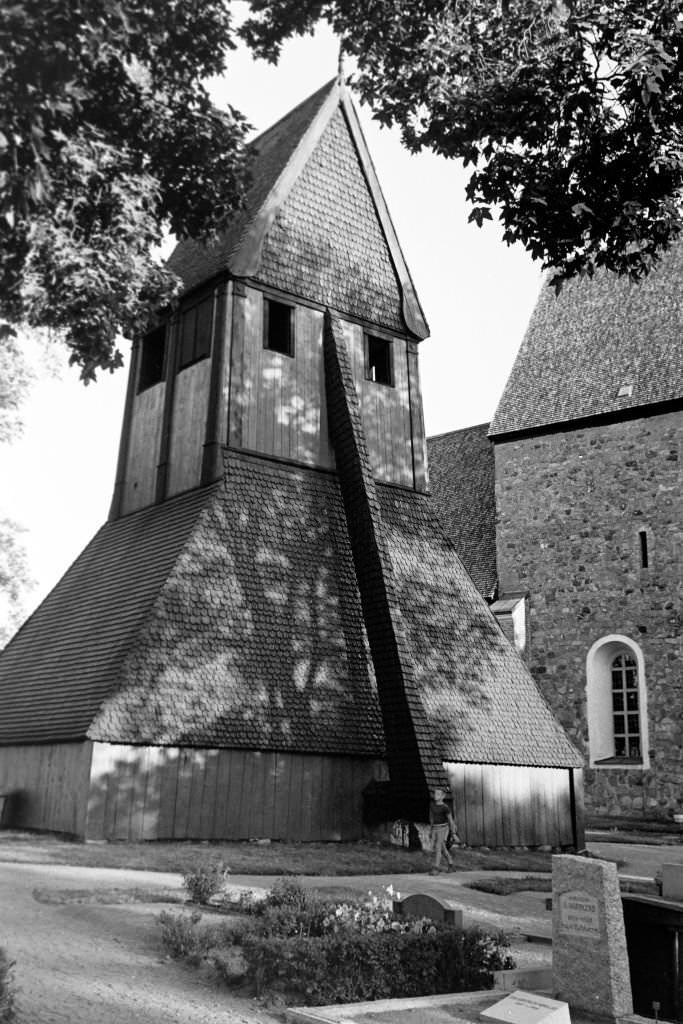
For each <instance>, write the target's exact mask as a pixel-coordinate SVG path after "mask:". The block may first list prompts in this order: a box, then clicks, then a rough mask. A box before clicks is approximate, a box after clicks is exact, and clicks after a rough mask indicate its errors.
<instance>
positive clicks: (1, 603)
mask: <svg viewBox="0 0 683 1024" xmlns="http://www.w3.org/2000/svg"><path fill="white" fill-rule="evenodd" d="M21 532H22V527H21V526H20V525H19V524H18V523H16V522H14V520H12V519H7V518H5V519H0V650H2V648H3V647H4V646H5V644H6V643H7V642H8V641H9V640H10V639H11V637H12V636H13V635H14V633H15V631H16V630H17V629H18V627H19V626H20V625H21V623H22V621H23V619H24V617H25V605H24V602H25V600H26V598H27V596H28V594H29V592H30V591H31V589H32V588H33V585H34V582H33V580H32V578H31V574H30V572H29V567H28V559H27V557H26V551H25V549H24V545H23V544H22V542H21ZM0 1020H2V1017H0Z"/></svg>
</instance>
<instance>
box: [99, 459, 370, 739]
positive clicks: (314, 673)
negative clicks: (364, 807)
mask: <svg viewBox="0 0 683 1024" xmlns="http://www.w3.org/2000/svg"><path fill="white" fill-rule="evenodd" d="M89 735H90V736H91V737H92V738H93V739H98V740H102V741H110V742H111V741H120V742H123V743H140V744H145V745H148V744H153V743H159V744H163V745H171V746H196V747H203V748H211V747H218V746H220V747H236V748H241V749H271V750H281V751H300V752H316V753H330V754H332V753H333V754H349V755H356V756H361V757H363V756H364V757H381V756H382V754H383V752H384V738H383V734H382V725H381V719H380V715H379V708H378V704H377V695H376V690H375V684H374V675H373V671H372V664H371V661H370V657H369V653H368V651H367V639H366V636H365V627H364V624H363V617H362V612H361V606H360V600H359V597H358V591H357V586H356V580H355V574H354V570H353V563H352V561H351V555H350V548H349V541H348V535H347V533H346V527H345V521H344V513H343V509H342V505H341V498H340V495H339V487H338V484H337V481H336V479H335V477H334V476H333V475H332V474H330V473H323V472H317V471H315V470H307V469H299V468H295V467H293V466H288V465H281V464H278V463H273V462H270V461H269V460H266V459H263V458H255V457H251V456H246V455H240V454H238V453H235V452H229V451H226V453H225V475H224V480H223V482H222V484H221V485H220V487H219V488H218V490H215V491H213V492H212V495H211V499H210V500H209V502H208V503H207V504H206V506H205V507H204V508H203V511H202V513H201V514H200V515H199V516H198V517H197V519H196V522H195V529H194V531H193V532H192V534H191V535H190V537H188V541H187V543H186V545H185V549H184V551H183V554H182V555H181V557H180V558H179V559H177V561H176V562H175V564H174V566H173V568H172V570H171V571H170V572H169V574H168V577H167V579H166V581H165V583H164V586H163V587H162V588H161V589H160V592H159V594H158V597H157V600H156V601H155V603H154V605H153V607H152V608H150V609H149V612H148V614H147V616H146V619H145V620H144V621H142V622H141V623H140V627H139V632H138V635H137V638H136V642H135V644H134V645H133V646H132V649H131V651H130V654H129V657H128V658H127V659H126V661H125V663H124V664H123V665H122V666H121V671H120V676H119V679H118V685H117V686H116V687H114V688H112V690H111V691H110V694H109V695H108V697H107V699H106V700H105V701H104V703H103V704H102V706H101V710H100V711H99V713H96V714H95V715H94V716H93V722H92V725H91V728H90V733H89Z"/></svg>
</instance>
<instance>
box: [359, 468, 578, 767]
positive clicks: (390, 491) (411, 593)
mask: <svg viewBox="0 0 683 1024" xmlns="http://www.w3.org/2000/svg"><path fill="white" fill-rule="evenodd" d="M377 490H378V496H379V500H380V504H381V518H382V524H383V527H384V530H385V535H386V539H387V542H388V546H389V551H390V555H391V563H392V567H393V572H394V585H395V588H396V594H397V597H398V602H399V607H400V612H401V620H402V622H403V627H404V629H405V635H406V641H407V643H408V645H409V648H410V651H411V655H412V661H413V665H414V669H415V679H416V682H417V684H418V685H417V690H418V693H419V714H417V715H416V714H415V713H414V714H413V718H414V720H415V719H417V718H419V721H415V729H416V733H417V735H418V742H419V744H420V748H421V751H422V755H423V761H424V763H425V766H426V770H427V777H428V780H429V779H430V776H436V774H437V772H438V767H439V765H440V763H441V762H442V761H445V762H473V763H478V764H482V763H484V764H510V765H528V766H538V767H546V768H554V767H573V768H578V767H580V766H581V765H582V764H583V759H582V757H581V755H580V754H579V753H578V751H577V750H576V749H575V747H574V746H573V745H572V744H571V743H570V741H569V740H568V739H567V736H566V735H565V733H564V730H563V729H562V727H561V726H560V724H559V722H558V721H557V719H556V718H555V716H554V715H553V713H552V711H551V710H550V707H549V706H548V704H547V703H546V701H545V700H544V698H543V696H542V695H541V693H540V692H539V690H538V687H537V686H536V684H535V682H534V680H533V678H532V676H531V674H530V673H529V670H528V669H527V667H526V665H525V664H524V662H523V661H522V659H521V658H520V657H519V655H518V654H517V652H516V651H515V650H514V648H513V647H512V645H511V644H510V643H509V642H508V640H507V639H506V638H505V636H504V635H503V632H502V631H501V629H500V627H499V625H498V623H497V622H496V620H495V618H494V617H493V615H492V614H491V612H490V610H489V608H488V607H487V605H486V603H485V601H484V599H483V598H482V597H481V595H480V594H479V592H478V591H477V588H476V587H475V585H474V583H473V582H472V580H471V578H470V576H469V575H468V573H467V571H466V570H465V568H464V566H463V565H462V562H461V561H460V559H459V558H458V555H457V553H456V550H455V547H454V545H453V544H452V542H451V541H450V539H448V538H446V537H445V536H444V535H443V533H442V531H441V528H440V522H439V517H438V510H437V509H436V508H435V506H434V503H433V502H432V501H431V499H430V498H429V497H428V496H426V495H421V494H417V493H416V492H411V491H407V490H401V489H400V488H397V487H386V486H384V487H383V486H379V487H378V489H377Z"/></svg>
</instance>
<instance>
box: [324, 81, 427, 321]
mask: <svg viewBox="0 0 683 1024" xmlns="http://www.w3.org/2000/svg"><path fill="white" fill-rule="evenodd" d="M341 106H342V109H343V111H344V114H345V115H346V121H347V124H348V126H349V131H350V132H351V138H352V139H353V143H354V145H355V147H356V152H357V153H358V159H359V160H360V165H361V169H362V171H363V174H364V175H365V180H366V182H367V186H368V189H369V192H370V195H371V197H372V201H373V203H374V205H375V210H376V212H377V217H378V219H379V223H380V227H381V228H382V231H383V232H384V237H385V239H386V242H387V246H388V247H389V253H390V255H391V259H392V262H393V264H394V270H395V272H396V276H397V278H398V284H399V287H400V289H401V302H402V307H403V319H404V320H405V323H406V326H407V328H408V330H409V331H410V332H411V334H414V335H415V336H416V337H417V338H419V340H420V341H423V340H424V339H425V338H428V337H429V326H428V324H427V321H426V319H425V315H424V311H423V309H422V306H421V305H420V300H419V299H418V297H417V291H416V289H415V285H414V284H413V279H412V277H411V275H410V270H409V269H408V264H407V263H406V259H405V256H404V255H403V250H402V248H401V243H400V242H399V240H398V235H397V233H396V228H395V227H394V222H393V220H392V218H391V213H390V212H389V207H388V206H387V202H386V199H385V198H384V193H383V192H382V186H381V185H380V182H379V178H378V177H377V171H376V170H375V165H374V163H373V160H372V156H371V155H370V150H369V149H368V144H367V142H366V141H365V136H364V135H363V129H362V128H361V124H360V119H359V117H358V113H357V111H356V108H355V106H354V103H353V100H352V99H351V97H350V95H349V94H348V92H347V91H346V90H343V91H342V93H341Z"/></svg>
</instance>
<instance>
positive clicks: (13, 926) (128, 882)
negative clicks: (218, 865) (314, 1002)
mask: <svg viewBox="0 0 683 1024" xmlns="http://www.w3.org/2000/svg"><path fill="white" fill-rule="evenodd" d="M178 883H179V878H178V876H176V875H158V874H153V873H148V872H137V871H112V870H103V869H93V868H88V869H86V868H69V867H54V866H47V865H29V864H2V865H0V908H1V910H0V945H3V946H5V947H6V948H7V950H8V952H9V954H10V956H11V957H12V958H13V959H14V960H16V969H15V976H16V981H17V985H18V987H19V998H18V1008H19V1024H67V1022H68V1024H129V1022H131V1024H132V1022H136V1024H174V1022H182V1024H219V1022H220V1024H274V1021H275V1018H274V1017H272V1016H271V1015H270V1014H268V1013H266V1012H265V1011H264V1010H262V1009H261V1008H260V1007H259V1006H258V1005H257V1004H255V1003H252V1002H251V1001H250V1000H247V999H238V998H236V997H234V996H231V995H230V993H229V992H228V991H226V990H225V989H223V988H217V987H216V986H215V985H214V984H213V983H212V982H211V981H208V980H207V979H206V978H205V977H204V976H203V975H202V973H201V972H200V971H196V970H194V969H193V968H189V967H185V966H183V965H181V964H177V963H175V962H174V961H172V960H167V959H166V958H165V957H164V954H163V952H162V950H161V947H160V944H159V938H158V936H159V930H158V927H157V925H156V924H155V922H154V917H155V915H156V914H158V913H159V911H160V910H161V909H162V907H163V904H127V905H123V906H101V905H97V904H82V905H79V904H73V903H71V904H70V903H63V904H59V903H57V904H53V903H45V902H38V901H37V900H35V899H34V898H33V890H34V889H41V890H46V889H47V890H63V889H69V888H73V889H97V888H105V889H106V888H114V887H115V888H123V887H130V888H136V887H138V888H139V887H144V888H148V887H149V888H160V889H164V888H168V887H170V888H173V887H177V886H178ZM175 909H177V907H176V908H175Z"/></svg>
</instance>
